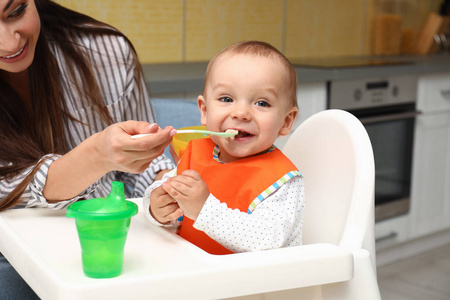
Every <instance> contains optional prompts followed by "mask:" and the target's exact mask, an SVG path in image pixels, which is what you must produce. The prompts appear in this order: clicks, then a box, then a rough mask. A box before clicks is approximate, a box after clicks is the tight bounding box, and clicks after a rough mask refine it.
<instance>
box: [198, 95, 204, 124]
mask: <svg viewBox="0 0 450 300" xmlns="http://www.w3.org/2000/svg"><path fill="white" fill-rule="evenodd" d="M197 105H198V110H199V111H200V121H201V123H202V125H203V126H206V100H205V97H203V95H200V96H198V97H197Z"/></svg>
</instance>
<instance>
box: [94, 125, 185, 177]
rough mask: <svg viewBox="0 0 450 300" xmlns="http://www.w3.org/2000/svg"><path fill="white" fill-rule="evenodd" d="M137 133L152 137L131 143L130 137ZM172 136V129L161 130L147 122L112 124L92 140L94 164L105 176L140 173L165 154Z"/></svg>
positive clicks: (173, 130)
mask: <svg viewBox="0 0 450 300" xmlns="http://www.w3.org/2000/svg"><path fill="white" fill-rule="evenodd" d="M140 133H153V134H151V135H148V136H145V137H142V138H139V139H131V136H132V135H134V134H140ZM175 134H176V130H175V129H174V128H172V127H166V128H165V129H161V128H159V127H158V125H157V124H149V123H147V122H139V121H127V122H122V123H117V124H113V125H111V126H109V127H108V128H106V129H105V130H103V131H102V132H100V133H97V134H96V135H94V136H93V137H94V138H95V141H94V144H93V145H94V146H95V152H96V153H95V156H96V157H97V158H96V161H97V162H98V163H99V164H101V167H102V168H103V169H104V171H105V173H106V172H109V171H122V172H127V173H140V172H142V171H144V170H145V169H146V168H147V167H148V166H149V164H150V163H151V162H152V160H153V159H155V158H156V157H158V156H160V155H161V154H162V153H163V152H164V149H165V148H166V147H167V145H169V143H170V142H171V141H172V137H173V136H174V135H175Z"/></svg>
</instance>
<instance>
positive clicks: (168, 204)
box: [150, 186, 183, 224]
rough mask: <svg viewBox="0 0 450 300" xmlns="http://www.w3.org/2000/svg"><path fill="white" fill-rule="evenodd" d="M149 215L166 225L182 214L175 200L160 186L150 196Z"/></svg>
mask: <svg viewBox="0 0 450 300" xmlns="http://www.w3.org/2000/svg"><path fill="white" fill-rule="evenodd" d="M150 214H151V215H152V216H153V218H155V219H156V221H158V222H159V223H161V224H166V223H168V222H171V221H174V220H176V219H178V218H179V217H181V216H182V215H183V212H182V211H181V209H180V207H179V206H178V204H177V203H176V202H175V200H174V199H173V198H172V197H171V196H170V195H169V194H168V193H167V192H166V191H165V190H164V189H163V188H162V186H160V187H157V188H156V189H154V190H153V191H152V193H151V194H150Z"/></svg>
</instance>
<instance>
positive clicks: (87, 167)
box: [42, 121, 176, 202]
mask: <svg viewBox="0 0 450 300" xmlns="http://www.w3.org/2000/svg"><path fill="white" fill-rule="evenodd" d="M140 133H153V134H151V135H148V136H145V137H142V138H139V139H135V140H133V139H131V136H132V135H134V134H140ZM175 133H176V130H175V129H173V128H172V127H166V128H165V129H161V128H159V127H158V125H156V124H149V123H147V122H140V121H127V122H122V123H117V124H113V125H111V126H109V127H107V128H106V129H104V130H103V131H102V132H99V133H96V134H94V135H92V136H90V137H89V138H87V139H86V140H85V141H83V142H82V143H81V144H80V145H78V146H77V147H75V148H74V149H72V150H71V151H69V152H68V153H66V154H65V155H63V156H62V157H61V158H59V159H57V160H56V161H54V162H53V163H52V164H51V165H50V167H49V170H48V174H47V181H46V183H45V187H44V190H43V191H42V192H43V194H44V197H45V198H46V199H47V200H48V201H49V202H55V201H61V200H65V199H70V198H73V197H75V196H76V195H78V194H79V193H80V192H82V191H83V190H85V189H86V188H88V187H89V186H90V185H92V184H93V183H94V182H95V181H97V180H98V179H99V178H101V177H102V176H103V175H105V174H106V173H108V172H110V171H122V172H127V173H140V172H142V171H144V170H145V169H146V168H147V167H148V166H149V164H150V163H151V162H152V160H153V159H155V158H156V157H158V156H159V155H161V154H162V153H163V152H164V148H165V147H166V146H167V145H168V144H169V143H170V141H171V140H172V137H173V136H174V135H175Z"/></svg>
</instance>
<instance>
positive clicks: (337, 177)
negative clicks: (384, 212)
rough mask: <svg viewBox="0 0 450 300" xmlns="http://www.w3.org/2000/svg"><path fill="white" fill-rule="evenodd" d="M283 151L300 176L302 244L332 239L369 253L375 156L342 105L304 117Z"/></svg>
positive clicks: (363, 131) (359, 127) (371, 240)
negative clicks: (302, 199) (301, 175)
mask: <svg viewBox="0 0 450 300" xmlns="http://www.w3.org/2000/svg"><path fill="white" fill-rule="evenodd" d="M283 152H284V153H285V154H286V155H287V156H288V157H289V158H290V159H291V160H292V162H293V163H294V164H295V165H296V166H297V167H298V169H299V170H300V172H301V173H302V174H303V176H304V183H305V199H306V208H305V215H304V225H303V244H312V243H323V242H325V243H332V244H336V245H341V246H345V247H349V248H365V249H366V250H369V252H371V254H372V257H375V256H374V255H373V254H374V239H373V226H374V221H373V220H374V218H373V214H374V208H373V205H374V204H373V201H374V200H373V199H374V198H373V196H374V182H375V175H374V172H375V171H374V159H373V151H372V146H371V143H370V139H369V137H368V135H367V132H366V130H365V128H364V126H363V125H362V124H361V122H360V121H359V120H358V119H357V118H356V117H354V116H353V115H352V114H350V113H348V112H345V111H342V110H326V111H322V112H319V113H317V114H315V115H314V116H312V117H310V118H309V119H307V120H306V121H304V122H303V123H302V124H301V125H300V126H299V127H298V128H297V129H296V130H295V131H294V132H293V133H292V135H291V136H290V137H289V139H288V141H287V142H286V145H285V146H284V148H283Z"/></svg>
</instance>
